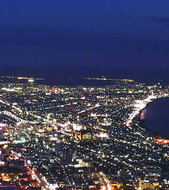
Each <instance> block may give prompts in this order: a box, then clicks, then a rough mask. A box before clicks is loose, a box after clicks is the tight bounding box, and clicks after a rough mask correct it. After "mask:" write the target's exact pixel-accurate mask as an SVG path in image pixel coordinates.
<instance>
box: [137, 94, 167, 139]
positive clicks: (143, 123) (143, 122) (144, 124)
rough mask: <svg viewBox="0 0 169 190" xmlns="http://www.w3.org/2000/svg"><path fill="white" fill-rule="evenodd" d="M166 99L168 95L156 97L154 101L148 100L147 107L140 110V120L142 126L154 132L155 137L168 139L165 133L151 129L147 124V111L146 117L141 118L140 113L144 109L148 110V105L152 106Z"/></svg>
mask: <svg viewBox="0 0 169 190" xmlns="http://www.w3.org/2000/svg"><path fill="white" fill-rule="evenodd" d="M166 99H169V96H167V97H159V98H156V99H154V100H153V101H152V102H148V103H147V105H146V107H145V108H143V109H142V110H140V112H139V115H138V121H139V122H140V125H141V127H142V128H144V129H145V130H146V131H149V132H152V134H153V136H155V137H158V136H159V137H161V138H166V139H169V137H166V136H165V135H162V134H160V133H158V132H155V131H154V130H152V129H150V128H149V127H148V126H147V125H146V113H145V116H144V117H145V118H144V119H140V115H141V113H142V111H143V110H145V111H146V110H147V108H148V107H150V106H152V104H154V103H156V102H160V101H163V100H166Z"/></svg>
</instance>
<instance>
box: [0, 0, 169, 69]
mask: <svg viewBox="0 0 169 190" xmlns="http://www.w3.org/2000/svg"><path fill="white" fill-rule="evenodd" d="M168 10H169V1H168V0H163V1H160V0H15V1H14V0H1V1H0V66H2V65H11V66H39V67H55V66H56V67H57V66H77V67H81V66H100V65H102V66H103V65H105V66H112V67H117V66H118V67H135V66H138V67H140V66H145V67H147V66H148V67H163V68H164V67H168V68H169V64H168V63H169V11H168Z"/></svg>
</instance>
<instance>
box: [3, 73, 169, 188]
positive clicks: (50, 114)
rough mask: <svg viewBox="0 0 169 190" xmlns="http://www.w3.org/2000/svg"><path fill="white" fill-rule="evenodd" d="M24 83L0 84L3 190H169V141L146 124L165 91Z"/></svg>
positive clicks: (127, 83)
mask: <svg viewBox="0 0 169 190" xmlns="http://www.w3.org/2000/svg"><path fill="white" fill-rule="evenodd" d="M21 78H22V77H21ZM19 79H20V78H18V82H16V83H6V82H4V81H2V82H1V83H0V189H42V190H43V189H48V190H54V189H66V190H68V189H84V190H88V189H101V190H115V189H124V190H125V189H129V190H132V189H138V190H139V189H140V190H141V189H167V188H169V144H168V143H169V141H168V140H167V139H164V138H162V137H160V136H155V135H154V134H153V133H152V132H150V131H149V130H147V129H146V128H145V127H144V126H143V125H142V122H143V121H144V116H145V112H146V111H145V110H146V106H147V104H148V103H150V102H152V101H153V100H155V99H158V98H165V97H168V96H169V87H168V86H165V87H162V86H161V84H160V83H157V84H154V85H151V86H150V85H149V86H148V85H146V84H144V83H138V82H136V81H134V80H129V79H111V81H112V84H111V85H107V86H90V87H89V86H76V87H68V86H48V85H42V84H41V85H40V84H38V83H36V82H34V80H33V79H31V78H28V82H26V83H21V82H19ZM26 79H27V78H26ZM85 80H108V79H106V78H103V77H102V78H86V79H85Z"/></svg>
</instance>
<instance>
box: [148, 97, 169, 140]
mask: <svg viewBox="0 0 169 190" xmlns="http://www.w3.org/2000/svg"><path fill="white" fill-rule="evenodd" d="M145 119H146V121H145V126H146V127H147V128H148V129H150V130H152V131H154V132H156V133H158V134H160V135H163V136H165V137H167V138H169V98H166V99H159V100H157V101H154V102H153V103H151V104H150V105H149V106H148V107H147V109H146V115H145Z"/></svg>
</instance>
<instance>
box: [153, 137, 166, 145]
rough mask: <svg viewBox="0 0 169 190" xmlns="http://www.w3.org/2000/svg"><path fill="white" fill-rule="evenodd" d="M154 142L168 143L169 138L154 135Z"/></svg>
mask: <svg viewBox="0 0 169 190" xmlns="http://www.w3.org/2000/svg"><path fill="white" fill-rule="evenodd" d="M154 142H155V143H157V144H169V139H158V138H156V137H154Z"/></svg>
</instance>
